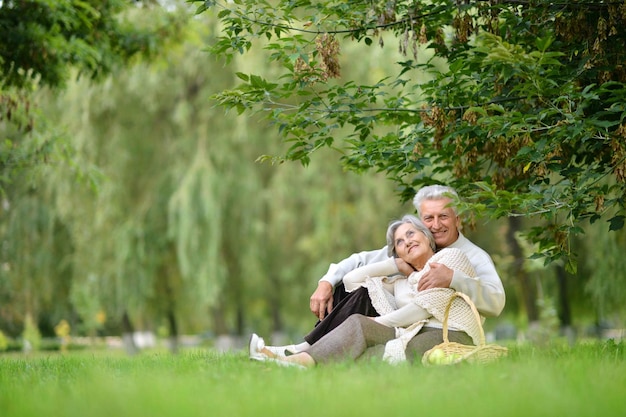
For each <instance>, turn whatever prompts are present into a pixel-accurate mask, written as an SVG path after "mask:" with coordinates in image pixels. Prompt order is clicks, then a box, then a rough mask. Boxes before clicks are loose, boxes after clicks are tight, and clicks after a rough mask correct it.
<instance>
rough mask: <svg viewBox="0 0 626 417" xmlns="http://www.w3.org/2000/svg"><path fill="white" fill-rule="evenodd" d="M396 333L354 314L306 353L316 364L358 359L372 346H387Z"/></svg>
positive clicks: (392, 329) (367, 318)
mask: <svg viewBox="0 0 626 417" xmlns="http://www.w3.org/2000/svg"><path fill="white" fill-rule="evenodd" d="M395 335H396V331H395V329H394V328H393V327H387V326H385V325H383V324H380V323H376V322H375V321H374V320H372V319H371V318H369V317H367V316H364V315H361V314H353V315H351V316H350V317H348V318H347V319H346V320H345V321H344V322H343V323H341V324H340V325H339V326H337V327H336V328H335V329H334V330H333V331H332V332H330V333H328V334H327V335H325V336H324V337H322V338H321V339H320V340H319V341H317V343H315V344H314V345H312V346H311V347H310V348H309V349H308V350H307V351H306V353H307V354H308V355H309V356H311V357H312V358H313V360H314V361H315V363H328V362H336V361H341V360H345V359H353V360H354V359H356V358H358V357H359V356H361V355H362V354H363V352H364V351H365V350H366V349H367V348H368V347H370V346H374V345H380V344H383V345H384V344H385V343H387V341H389V340H391V339H393V338H394V337H395Z"/></svg>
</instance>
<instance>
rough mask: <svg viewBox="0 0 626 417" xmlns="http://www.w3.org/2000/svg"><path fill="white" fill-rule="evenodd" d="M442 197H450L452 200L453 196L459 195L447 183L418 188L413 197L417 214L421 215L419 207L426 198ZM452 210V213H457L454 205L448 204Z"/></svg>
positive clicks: (435, 198)
mask: <svg viewBox="0 0 626 417" xmlns="http://www.w3.org/2000/svg"><path fill="white" fill-rule="evenodd" d="M442 198H451V199H452V200H454V199H455V198H457V199H458V198H459V195H458V194H457V192H456V191H455V190H454V188H452V187H448V186H447V185H439V184H436V185H428V186H426V187H422V188H420V189H419V191H418V192H417V194H415V198H413V205H414V206H415V209H416V210H417V214H418V216H420V217H421V213H420V207H421V206H422V203H423V202H424V201H426V200H441V199H442ZM450 207H451V208H452V210H454V214H456V215H458V214H459V212H458V211H457V208H456V206H455V205H454V204H453V205H451V206H450Z"/></svg>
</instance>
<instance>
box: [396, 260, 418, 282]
mask: <svg viewBox="0 0 626 417" xmlns="http://www.w3.org/2000/svg"><path fill="white" fill-rule="evenodd" d="M394 260H395V261H396V266H397V267H398V271H400V273H401V274H402V275H404V276H405V277H408V276H409V275H411V274H412V273H413V272H415V268H413V267H412V266H411V264H409V263H407V262H406V261H404V260H403V259H402V258H395V259H394Z"/></svg>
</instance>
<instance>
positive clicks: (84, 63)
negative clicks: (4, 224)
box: [0, 0, 184, 195]
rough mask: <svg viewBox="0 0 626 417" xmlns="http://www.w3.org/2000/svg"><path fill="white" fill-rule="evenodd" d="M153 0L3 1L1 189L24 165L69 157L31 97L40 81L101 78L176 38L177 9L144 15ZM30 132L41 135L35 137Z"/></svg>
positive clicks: (0, 4) (0, 6)
mask: <svg viewBox="0 0 626 417" xmlns="http://www.w3.org/2000/svg"><path fill="white" fill-rule="evenodd" d="M149 3H151V2H134V1H129V0H114V1H110V0H106V1H103V0H88V1H83V0H80V1H79V0H59V1H57V0H54V1H53V0H27V1H15V0H9V1H3V2H0V38H1V39H2V42H1V43H0V134H1V136H0V195H4V194H5V192H6V187H7V186H8V185H9V184H11V183H13V182H15V181H17V180H18V179H21V175H23V172H24V171H26V172H27V173H30V171H32V170H35V169H36V168H37V167H39V166H41V165H45V164H48V163H50V162H51V159H57V158H59V157H63V156H64V157H68V155H61V156H60V155H58V154H56V153H55V147H56V139H58V138H55V137H49V136H47V135H46V130H45V120H42V119H41V114H40V113H39V112H38V111H37V102H36V100H35V98H34V97H33V94H34V93H35V92H36V91H38V89H40V88H41V87H52V88H63V87H64V86H65V85H66V83H67V82H68V80H70V79H71V77H80V76H86V77H88V78H90V79H102V77H103V76H105V75H107V74H110V73H111V72H112V71H115V70H116V69H119V68H121V67H123V66H124V65H125V64H127V63H128V62H130V61H131V60H132V59H133V58H135V57H137V56H143V57H148V58H150V57H154V56H155V55H156V54H157V53H158V51H159V49H160V48H162V46H163V44H164V41H165V40H166V39H175V38H176V36H177V34H178V33H179V30H180V26H181V24H182V23H183V22H184V21H183V20H181V19H180V16H179V15H178V14H176V13H162V14H160V15H159V18H158V19H153V20H148V19H141V18H140V16H141V15H140V13H143V14H146V13H145V11H140V10H139V6H142V5H143V6H148V5H149ZM131 5H135V6H136V7H131ZM133 9H135V10H133ZM133 12H134V13H133ZM152 16H153V17H155V16H156V14H152ZM31 135H34V136H40V140H38V141H36V143H32V142H31V141H30V140H29V136H31ZM64 162H65V163H68V164H71V163H72V161H71V160H70V161H64Z"/></svg>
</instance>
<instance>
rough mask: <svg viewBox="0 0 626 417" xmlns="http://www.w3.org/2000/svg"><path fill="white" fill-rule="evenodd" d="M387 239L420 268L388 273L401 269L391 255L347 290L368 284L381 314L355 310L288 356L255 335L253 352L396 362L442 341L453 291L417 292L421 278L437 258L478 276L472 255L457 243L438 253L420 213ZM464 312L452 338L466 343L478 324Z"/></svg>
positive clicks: (305, 359)
mask: <svg viewBox="0 0 626 417" xmlns="http://www.w3.org/2000/svg"><path fill="white" fill-rule="evenodd" d="M387 244H388V247H389V248H392V253H391V255H393V257H400V258H401V259H402V260H404V261H405V262H406V263H408V264H410V265H411V266H412V267H413V268H414V269H415V272H414V273H412V274H411V275H410V276H409V277H398V278H396V279H390V278H387V275H391V274H394V273H397V266H396V263H395V261H394V259H393V258H390V259H389V260H386V261H382V262H379V263H375V264H371V265H366V266H363V267H361V268H358V269H356V270H354V271H352V272H351V273H350V274H348V275H346V277H344V283H345V285H346V289H347V290H348V291H354V290H356V289H358V288H361V287H365V288H367V290H368V292H369V295H370V297H371V300H372V304H373V306H374V308H375V309H376V312H377V313H378V314H379V316H378V317H366V316H363V315H360V314H354V315H351V316H350V317H348V319H347V320H345V321H344V322H343V323H341V324H340V325H339V326H337V327H336V328H335V329H334V330H332V331H331V332H329V333H328V334H326V335H325V336H323V337H322V338H321V339H320V340H318V341H317V342H315V343H313V344H312V346H311V347H309V348H308V349H307V350H306V351H304V352H301V353H297V354H294V355H291V356H286V357H283V356H280V355H276V354H275V353H274V352H272V351H271V350H269V349H267V348H266V347H265V344H264V342H263V339H261V338H259V337H258V336H256V335H253V336H252V338H251V341H250V358H252V359H257V360H268V359H269V360H272V361H276V362H278V363H280V364H285V365H290V364H293V365H301V366H313V365H315V364H318V363H328V362H332V361H338V360H345V359H360V358H363V357H372V356H378V357H383V358H385V359H386V360H388V361H389V362H392V363H393V362H398V361H402V360H405V359H408V360H409V361H411V362H412V361H413V360H414V359H415V358H418V359H419V358H421V356H422V355H423V353H424V352H425V351H427V350H428V349H430V348H432V347H433V346H435V345H436V344H438V343H441V342H442V341H443V332H442V323H441V320H442V318H443V315H444V310H445V306H446V305H447V302H448V300H449V299H450V297H451V296H452V294H453V293H454V291H453V290H451V289H443V288H436V289H431V290H426V291H422V292H418V291H417V282H418V281H419V279H420V278H421V276H422V275H423V274H424V273H425V272H426V271H427V270H428V269H429V268H430V266H429V263H433V262H437V263H442V264H444V265H446V266H447V267H449V268H451V269H459V270H462V271H463V272H464V273H466V274H467V275H469V276H475V272H474V270H473V268H472V266H471V264H470V262H469V260H468V259H467V257H466V256H465V255H464V254H463V253H462V252H461V251H460V250H458V249H453V248H446V249H442V250H441V251H440V252H438V253H437V254H435V243H434V239H433V236H432V234H431V233H430V231H429V230H428V228H427V227H426V226H424V224H423V223H422V222H421V221H420V220H419V219H417V217H415V216H411V215H407V216H404V217H403V218H402V219H401V220H397V221H395V222H392V223H391V224H390V225H389V228H388V229H387ZM457 301H458V303H457V304H459V303H460V304H462V303H463V301H462V300H455V303H456V302H457ZM454 307H455V308H456V310H458V309H459V308H462V306H461V305H458V306H455V304H453V308H454ZM466 307H469V306H466ZM451 311H452V310H451ZM459 317H461V319H460V320H459V322H458V323H455V324H457V325H458V327H462V329H458V328H457V326H454V325H452V326H450V331H449V332H448V337H449V340H450V341H453V342H458V343H463V344H472V342H476V339H477V337H476V329H475V328H473V327H472V325H471V323H469V322H466V321H464V320H463V319H462V316H459ZM468 333H469V334H468ZM470 334H471V335H470ZM405 355H406V356H405Z"/></svg>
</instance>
